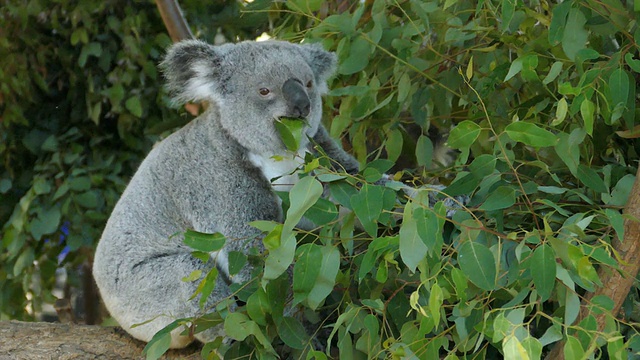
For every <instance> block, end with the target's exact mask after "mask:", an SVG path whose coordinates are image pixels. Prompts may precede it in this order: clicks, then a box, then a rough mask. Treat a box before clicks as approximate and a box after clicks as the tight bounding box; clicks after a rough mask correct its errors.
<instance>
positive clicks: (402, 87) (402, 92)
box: [398, 73, 411, 103]
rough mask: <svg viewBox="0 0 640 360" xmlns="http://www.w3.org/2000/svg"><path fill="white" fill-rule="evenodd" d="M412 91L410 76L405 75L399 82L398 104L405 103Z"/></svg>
mask: <svg viewBox="0 0 640 360" xmlns="http://www.w3.org/2000/svg"><path fill="white" fill-rule="evenodd" d="M410 91H411V78H410V77H409V74H407V73H404V74H402V76H401V77H400V81H398V102H399V103H401V102H404V101H405V100H406V99H407V96H409V92H410Z"/></svg>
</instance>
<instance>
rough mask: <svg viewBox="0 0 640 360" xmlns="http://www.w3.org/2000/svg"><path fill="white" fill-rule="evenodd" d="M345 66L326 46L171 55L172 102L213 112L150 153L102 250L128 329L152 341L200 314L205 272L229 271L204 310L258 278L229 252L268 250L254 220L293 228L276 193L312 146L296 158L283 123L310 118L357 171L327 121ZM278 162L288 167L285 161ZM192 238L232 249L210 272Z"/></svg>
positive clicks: (184, 49) (98, 271)
mask: <svg viewBox="0 0 640 360" xmlns="http://www.w3.org/2000/svg"><path fill="white" fill-rule="evenodd" d="M335 63H336V59H335V55H334V54H332V53H329V52H327V51H325V50H323V49H322V48H321V47H319V46H317V45H295V44H291V43H286V42H280V41H268V42H242V43H238V44H225V45H222V46H212V45H209V44H206V43H204V42H201V41H195V40H189V41H183V42H180V43H177V44H176V45H174V46H172V47H171V48H170V49H169V50H168V53H167V55H166V58H165V60H164V61H163V63H162V64H161V68H162V70H163V71H164V74H165V77H166V79H167V88H168V89H169V91H170V92H171V95H172V96H173V98H174V99H175V100H176V101H177V102H185V101H208V102H209V103H210V106H209V108H208V109H207V110H206V111H205V112H204V113H203V114H202V115H201V116H199V117H198V118H196V119H195V120H193V121H192V122H191V123H189V124H188V125H186V126H185V127H183V128H182V129H180V130H178V131H177V132H175V133H174V134H172V135H171V136H169V137H167V138H166V139H165V140H163V141H162V142H160V143H159V144H158V145H157V146H155V147H154V149H153V150H152V151H151V152H150V153H149V155H148V156H147V158H146V159H145V160H144V161H143V162H142V164H141V165H140V168H139V169H138V171H137V172H136V174H135V175H134V176H133V178H132V179H131V183H130V184H129V186H128V187H127V188H126V190H125V191H124V193H123V194H122V197H121V198H120V200H119V201H118V203H117V205H116V207H115V209H114V210H113V213H112V214H111V217H110V218H109V221H108V222H107V225H106V228H105V230H104V233H103V235H102V238H101V239H100V242H99V244H98V247H97V249H96V254H95V261H94V267H93V274H94V277H95V279H96V282H97V284H98V287H99V289H100V293H101V295H102V298H103V299H104V302H105V305H106V306H107V309H108V310H109V312H110V313H111V315H112V316H113V317H114V318H115V319H116V320H117V321H118V322H119V323H120V325H121V326H122V327H123V328H124V329H125V330H126V331H127V332H129V333H130V334H131V335H133V336H134V337H136V338H138V339H140V340H143V341H149V340H150V339H151V338H152V337H153V335H154V334H155V333H156V332H157V331H158V330H160V329H162V328H163V327H165V326H166V325H167V324H169V323H170V322H171V321H173V320H175V319H177V318H183V317H190V316H196V315H199V314H201V312H202V310H201V309H200V308H199V306H198V300H199V299H198V298H196V299H194V300H189V298H190V297H191V296H192V294H193V293H194V291H195V289H196V286H197V282H195V283H191V282H184V281H182V280H181V279H182V278H184V277H186V276H188V275H189V274H191V272H192V271H194V270H197V269H201V270H203V271H204V272H206V271H208V270H209V269H211V268H212V267H213V266H216V267H217V268H218V269H219V271H220V276H218V281H217V283H216V286H215V290H214V293H213V294H212V295H211V296H210V297H209V298H208V299H207V305H206V306H205V308H212V307H213V306H214V305H215V304H217V303H218V302H220V301H221V300H224V299H225V298H229V297H230V296H231V291H230V290H229V285H230V282H242V281H246V280H248V278H249V277H250V274H251V268H250V266H247V267H246V268H245V269H243V270H242V271H241V272H240V273H239V274H237V275H235V276H233V277H231V276H230V275H229V272H228V263H227V254H228V252H229V251H242V252H244V253H247V252H248V251H249V250H250V249H251V248H254V247H255V248H257V249H258V250H263V247H262V241H261V239H259V238H256V236H257V235H259V232H258V231H257V230H256V229H254V228H252V227H250V226H249V225H248V223H249V222H251V221H254V220H275V221H280V220H282V211H281V208H280V202H279V200H278V199H277V197H276V195H275V194H274V192H273V188H274V187H275V186H282V187H283V188H285V189H286V188H289V187H290V186H292V185H293V183H294V182H295V181H296V180H297V175H295V174H293V175H292V174H291V172H292V171H294V170H295V169H296V168H297V167H298V166H299V164H300V163H301V162H302V160H301V158H300V157H301V155H303V153H304V151H311V149H312V144H309V143H308V142H307V143H305V144H304V146H303V149H302V150H301V151H300V153H299V154H298V156H296V157H291V156H288V155H286V151H285V147H284V145H283V143H282V141H281V140H280V137H279V134H278V133H277V131H276V129H275V127H274V121H275V120H276V119H278V118H280V117H283V116H286V117H302V118H305V119H306V123H307V124H308V128H307V129H306V134H307V135H308V136H309V137H310V138H312V139H313V140H314V141H313V142H314V143H317V144H319V145H320V146H322V147H323V149H324V151H325V152H326V153H327V155H329V156H330V157H331V158H333V159H334V161H335V164H334V166H336V167H342V169H344V170H346V171H348V172H351V173H354V172H357V171H358V163H357V162H356V160H355V159H354V158H353V157H351V156H350V155H348V154H347V153H345V152H344V151H343V150H342V149H341V148H340V147H339V146H338V145H337V144H336V143H335V142H334V141H333V140H332V139H330V138H329V136H328V134H327V131H326V130H325V129H324V128H323V127H322V125H321V124H320V120H321V117H322V103H321V98H320V97H321V95H322V94H323V93H325V92H326V90H327V89H326V79H327V78H328V77H329V76H330V75H331V74H332V72H333V71H334V68H335ZM265 89H268V91H267V90H265ZM267 92H268V93H267ZM273 155H283V156H285V157H286V160H284V161H279V162H278V161H275V160H274V159H272V158H271V156H273ZM287 156H288V157H287ZM282 175H284V176H282ZM278 176H282V177H281V178H279V179H278V180H277V181H275V182H274V183H273V184H272V183H271V181H270V180H271V179H272V178H274V177H278ZM187 229H193V230H196V231H199V232H205V233H214V232H220V233H222V234H224V235H225V236H226V237H227V239H228V240H227V244H226V245H225V248H224V249H223V250H221V251H219V252H215V253H212V254H211V256H210V260H209V261H208V262H207V263H204V262H202V261H200V260H197V259H195V258H194V257H193V256H192V255H191V251H192V250H191V249H190V248H188V247H187V246H186V245H184V243H183V235H182V234H183V232H184V231H185V230H187ZM176 234H178V235H177V236H176ZM232 310H233V306H232ZM149 320H152V321H150V322H148V321H149ZM145 322H147V323H145ZM141 323H145V324H144V325H141V326H137V327H134V328H132V326H133V325H135V324H141ZM180 331H181V329H176V330H175V331H174V332H173V333H172V342H171V346H172V347H182V346H185V345H187V344H188V343H189V342H191V340H192V339H190V338H187V337H184V336H182V337H181V336H179V332H180ZM218 335H223V334H222V329H221V327H218V328H213V329H210V330H209V331H205V332H204V333H200V334H197V335H196V336H195V337H196V338H197V339H198V340H201V341H210V340H212V339H213V338H215V336H218Z"/></svg>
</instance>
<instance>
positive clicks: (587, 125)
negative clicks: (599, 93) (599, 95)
mask: <svg viewBox="0 0 640 360" xmlns="http://www.w3.org/2000/svg"><path fill="white" fill-rule="evenodd" d="M595 111H596V105H595V104H594V103H593V101H591V100H588V99H584V100H583V101H582V103H580V115H582V121H584V130H585V131H586V132H587V134H589V136H591V135H593V123H594V113H595Z"/></svg>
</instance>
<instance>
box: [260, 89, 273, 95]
mask: <svg viewBox="0 0 640 360" xmlns="http://www.w3.org/2000/svg"><path fill="white" fill-rule="evenodd" d="M258 92H259V93H260V95H262V96H267V95H269V94H270V93H271V90H269V89H267V88H260V90H258Z"/></svg>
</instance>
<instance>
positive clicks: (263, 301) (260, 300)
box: [247, 287, 271, 326]
mask: <svg viewBox="0 0 640 360" xmlns="http://www.w3.org/2000/svg"><path fill="white" fill-rule="evenodd" d="M270 313H271V305H270V304H269V299H268V298H267V293H266V292H265V291H264V289H262V288H260V287H259V288H258V289H257V290H256V291H255V292H254V293H253V294H251V296H249V299H247V314H248V315H249V316H250V317H251V319H252V320H253V321H255V322H256V323H257V324H259V325H262V326H266V325H267V315H268V314H270Z"/></svg>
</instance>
